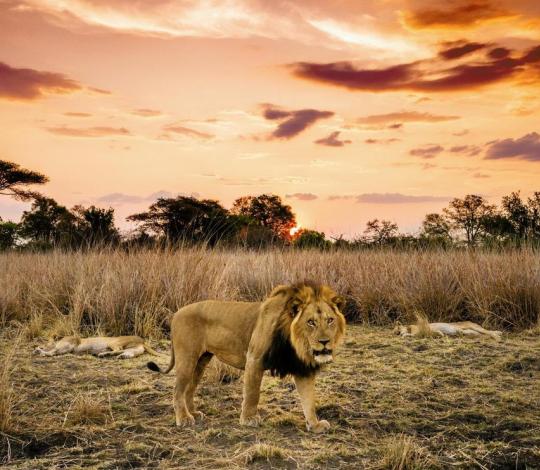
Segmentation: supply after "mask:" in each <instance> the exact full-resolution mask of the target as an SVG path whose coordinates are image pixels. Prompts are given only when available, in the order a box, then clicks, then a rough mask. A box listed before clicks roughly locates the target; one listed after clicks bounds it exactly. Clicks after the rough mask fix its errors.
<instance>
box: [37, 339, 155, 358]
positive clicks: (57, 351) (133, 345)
mask: <svg viewBox="0 0 540 470" xmlns="http://www.w3.org/2000/svg"><path fill="white" fill-rule="evenodd" d="M145 351H146V352H147V353H150V354H152V355H154V356H158V355H159V353H158V352H157V351H154V350H153V349H152V348H151V347H150V346H148V345H147V344H146V343H145V342H144V340H143V339H142V338H141V337H140V336H112V337H106V336H96V337H93V338H79V337H78V336H65V337H64V338H62V339H61V340H59V341H57V342H56V343H54V345H51V346H49V347H43V348H41V347H38V348H36V349H34V354H37V355H39V356H60V355H62V354H69V353H73V354H93V355H95V356H98V357H107V356H117V357H118V358H120V359H131V358H133V357H137V356H140V355H141V354H144V352H145Z"/></svg>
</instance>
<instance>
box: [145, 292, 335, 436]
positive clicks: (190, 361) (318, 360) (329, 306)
mask: <svg viewBox="0 0 540 470" xmlns="http://www.w3.org/2000/svg"><path fill="white" fill-rule="evenodd" d="M343 304H344V300H343V298H342V297H340V296H338V295H336V294H335V293H334V291H332V289H330V288H329V287H326V286H320V285H316V284H312V283H303V284H296V285H292V286H279V287H276V288H275V289H274V290H273V291H272V293H271V294H270V296H269V297H268V298H267V299H266V300H265V301H264V302H221V301H212V300H210V301H205V302H198V303H195V304H191V305H188V306H186V307H183V308H182V309H180V310H179V311H178V312H176V314H175V315H174V317H173V319H172V322H171V340H172V341H171V360H170V363H169V366H168V367H167V369H166V370H164V371H163V370H161V369H160V368H159V366H158V365H156V364H155V363H154V362H149V363H148V367H149V368H150V369H151V370H153V371H158V372H162V373H164V374H166V373H168V372H170V370H171V369H172V368H173V366H175V364H176V386H175V390H174V399H173V402H174V410H175V414H176V424H177V425H178V426H182V425H186V424H193V423H194V422H195V418H194V415H195V414H197V415H199V416H200V417H202V414H201V413H200V412H197V411H196V410H195V405H194V403H193V395H194V393H195V389H196V388H197V385H198V383H199V381H200V380H201V376H202V374H203V372H204V369H205V367H206V366H207V365H208V363H209V362H210V360H211V359H212V357H213V356H214V355H215V356H216V357H217V358H218V359H220V360H221V361H222V362H224V363H225V364H228V365H230V366H233V367H236V368H238V369H244V370H245V374H244V399H243V402H242V412H241V415H240V423H241V424H243V425H257V424H258V422H259V420H258V417H257V405H258V403H259V393H260V388H261V381H262V377H263V373H264V371H265V370H269V371H270V372H271V373H272V375H278V376H279V377H285V376H286V375H292V376H293V378H294V381H295V383H296V389H297V390H298V393H299V395H300V401H301V403H302V409H303V411H304V415H305V418H306V422H307V428H308V430H311V431H313V432H324V431H326V430H327V429H328V428H329V427H330V425H329V423H328V421H325V420H321V421H319V420H318V419H317V415H316V413H315V377H316V374H317V372H318V371H319V370H320V369H321V366H323V365H325V364H328V363H330V362H332V360H333V359H334V354H335V350H336V347H337V346H338V345H339V343H340V341H341V339H342V337H343V334H344V332H345V318H344V317H343V315H342V314H341V312H340V309H341V308H342V307H343Z"/></svg>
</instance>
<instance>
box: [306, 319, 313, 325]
mask: <svg viewBox="0 0 540 470" xmlns="http://www.w3.org/2000/svg"><path fill="white" fill-rule="evenodd" d="M307 324H308V325H309V326H315V322H314V321H313V320H308V321H307Z"/></svg>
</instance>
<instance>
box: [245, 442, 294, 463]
mask: <svg viewBox="0 0 540 470" xmlns="http://www.w3.org/2000/svg"><path fill="white" fill-rule="evenodd" d="M289 458H290V456H289V455H288V454H287V452H286V451H285V449H282V448H281V447H277V446H274V445H270V444H264V443H260V442H258V443H256V444H253V445H252V446H250V447H249V448H248V449H246V450H245V451H244V452H242V454H241V455H240V459H241V460H242V461H243V462H244V464H245V465H249V464H252V463H255V462H260V461H263V462H267V463H270V462H272V461H275V460H288V459H289Z"/></svg>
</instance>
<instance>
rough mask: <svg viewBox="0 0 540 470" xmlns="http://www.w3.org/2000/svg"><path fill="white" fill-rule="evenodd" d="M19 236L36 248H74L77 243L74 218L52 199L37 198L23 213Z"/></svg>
mask: <svg viewBox="0 0 540 470" xmlns="http://www.w3.org/2000/svg"><path fill="white" fill-rule="evenodd" d="M20 234H21V236H22V237H24V238H27V239H29V240H30V243H31V245H33V246H34V247H37V248H46V247H54V246H59V247H66V246H74V245H75V244H76V241H78V233H77V226H76V217H75V216H74V215H73V214H72V213H71V212H70V211H69V210H68V209H66V208H65V207H64V206H61V205H59V204H58V203H57V202H56V201H55V200H54V199H51V198H48V197H45V196H39V197H37V198H36V199H34V202H33V203H32V207H31V208H30V210H29V211H24V212H23V215H22V218H21V229H20Z"/></svg>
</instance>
